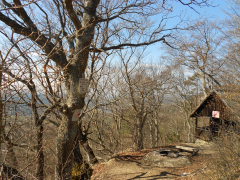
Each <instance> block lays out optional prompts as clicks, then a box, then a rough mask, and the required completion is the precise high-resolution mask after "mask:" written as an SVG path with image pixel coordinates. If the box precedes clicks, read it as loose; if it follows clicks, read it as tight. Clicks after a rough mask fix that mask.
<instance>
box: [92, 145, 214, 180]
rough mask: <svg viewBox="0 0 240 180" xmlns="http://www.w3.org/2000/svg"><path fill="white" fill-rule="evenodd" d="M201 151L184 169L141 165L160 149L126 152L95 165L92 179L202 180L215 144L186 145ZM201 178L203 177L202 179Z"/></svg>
mask: <svg viewBox="0 0 240 180" xmlns="http://www.w3.org/2000/svg"><path fill="white" fill-rule="evenodd" d="M184 145H188V146H191V147H197V148H199V149H200V151H199V153H198V155H196V156H192V157H191V162H192V163H191V165H187V166H184V167H170V168H169V167H168V168H165V167H156V166H155V167H154V166H146V165H143V164H141V159H142V157H143V156H145V155H146V154H147V153H149V152H152V151H154V150H158V149H160V148H166V147H158V148H153V149H144V150H141V151H137V152H125V153H121V154H118V155H116V156H114V157H112V158H111V159H110V160H109V161H108V162H106V163H101V164H98V165H95V166H94V167H93V168H94V172H93V176H92V179H94V180H97V179H103V180H108V179H109V180H110V179H111V180H132V179H141V180H142V179H149V180H157V179H202V175H203V174H204V171H206V161H207V159H208V158H209V157H210V156H211V155H212V154H214V153H215V152H214V150H213V148H212V147H213V144H211V143H206V142H204V141H197V142H196V143H185V144H184ZM200 176H201V177H200Z"/></svg>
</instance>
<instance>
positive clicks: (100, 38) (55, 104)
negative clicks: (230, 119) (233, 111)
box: [0, 0, 240, 180]
mask: <svg viewBox="0 0 240 180" xmlns="http://www.w3.org/2000/svg"><path fill="white" fill-rule="evenodd" d="M214 3H215V2H210V1H208V0H112V1H109V0H101V1H100V0H1V1H0V36H1V41H0V46H1V48H0V61H1V63H0V85H1V92H0V98H1V101H0V144H1V146H0V164H1V167H0V177H1V178H2V179H4V178H5V179H11V178H19V179H38V180H43V179H90V176H91V172H92V169H91V167H92V166H93V165H94V164H96V163H99V162H106V161H107V160H109V158H110V157H112V156H113V155H114V154H117V153H120V152H125V151H136V150H141V149H145V148H153V147H159V146H165V145H169V144H174V143H179V142H194V141H195V136H194V128H195V124H194V119H192V118H190V117H189V115H190V114H191V112H192V111H193V110H194V109H195V108H196V107H197V106H198V105H199V103H200V102H201V100H203V99H204V98H205V97H206V96H207V95H208V93H209V92H211V91H212V90H226V89H230V90H231V91H232V92H233V93H235V94H239V93H240V92H239V91H240V90H239V88H238V87H239V85H240V72H239V70H240V60H239V57H240V54H239V52H240V51H239V49H240V46H239V45H238V43H239V41H238V38H239V36H240V23H239V22H240V17H239V12H240V11H239V10H240V1H239V0H228V4H229V7H228V8H226V9H225V12H222V13H225V15H226V19H225V20H219V19H217V18H211V17H208V16H206V15H205V16H204V15H203V16H201V17H200V18H198V19H195V20H192V19H191V20H189V17H187V16H186V15H185V14H184V12H182V13H179V14H177V15H176V14H174V13H175V8H176V7H177V6H182V7H186V8H187V10H188V11H191V12H192V13H196V14H198V11H197V9H198V8H199V7H201V8H204V9H206V10H207V9H208V8H210V7H211V8H213V7H214V6H216V5H217V4H214ZM153 45H154V46H157V47H158V49H159V51H161V52H162V53H161V54H162V55H161V56H159V57H154V59H149V57H150V56H149V54H151V53H153V54H154V52H151V51H150V50H151V47H152V46H153ZM81 79H87V80H88V82H89V86H88V90H87V92H85V90H83V89H81V88H82V87H81V85H82V84H81ZM236 101H238V102H239V99H236ZM201 123H203V124H204V123H205V121H204V119H202V122H201ZM232 139H233V141H230V142H228V143H229V144H230V143H231V142H232V143H233V142H238V140H236V139H237V138H236V137H235V136H234V138H233V137H232ZM229 144H228V145H226V146H231V147H233V146H232V145H231V144H230V145H229ZM233 144H234V145H236V143H233ZM234 147H235V146H234ZM236 149H240V148H239V146H236ZM236 154H237V155H236ZM235 155H236V156H237V157H238V158H239V153H235ZM234 158H236V157H233V158H232V159H234ZM237 163H238V164H236V167H239V166H240V162H237ZM218 168H219V167H218ZM235 177H236V176H235ZM235 177H234V178H235Z"/></svg>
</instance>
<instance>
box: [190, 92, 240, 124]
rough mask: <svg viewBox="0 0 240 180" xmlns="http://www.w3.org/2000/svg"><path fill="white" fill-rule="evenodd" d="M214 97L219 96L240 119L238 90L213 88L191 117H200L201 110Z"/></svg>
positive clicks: (236, 117)
mask: <svg viewBox="0 0 240 180" xmlns="http://www.w3.org/2000/svg"><path fill="white" fill-rule="evenodd" d="M213 98H217V99H218V100H219V101H221V102H222V104H223V106H225V107H226V108H227V109H228V110H229V111H230V112H231V114H232V115H234V118H235V119H236V120H238V121H239V120H240V93H239V92H238V91H224V90H219V91H217V90H213V91H211V92H210V93H209V94H208V96H207V97H206V98H205V99H204V100H203V101H202V102H201V103H200V104H199V105H198V106H197V108H196V109H195V110H194V111H193V112H192V113H191V114H190V117H198V116H199V112H201V110H202V109H203V108H204V107H205V106H206V104H208V102H210V101H211V100H212V99H213Z"/></svg>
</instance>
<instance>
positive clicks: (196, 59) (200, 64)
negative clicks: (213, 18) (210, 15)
mask: <svg viewBox="0 0 240 180" xmlns="http://www.w3.org/2000/svg"><path fill="white" fill-rule="evenodd" d="M174 44H175V47H176V49H175V50H172V49H168V50H167V51H166V53H167V54H169V55H170V56H169V57H168V58H169V59H170V60H171V61H172V63H173V62H175V63H176V64H181V65H183V66H185V67H186V69H187V70H188V71H189V73H193V74H196V76H197V77H198V78H199V79H200V81H201V84H202V89H203V93H204V96H207V93H208V91H209V90H212V89H213V85H214V84H216V86H218V87H219V86H221V85H220V77H219V74H220V72H221V70H222V69H221V68H222V67H223V65H224V62H225V61H224V58H223V54H221V48H222V46H223V45H224V39H223V38H222V36H221V31H220V30H219V27H217V26H216V23H215V22H210V21H208V20H207V19H205V20H202V21H198V22H197V23H196V24H195V28H194V29H192V30H190V31H188V34H179V36H178V39H177V40H176V41H174Z"/></svg>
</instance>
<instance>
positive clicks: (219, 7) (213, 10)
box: [144, 0, 228, 63]
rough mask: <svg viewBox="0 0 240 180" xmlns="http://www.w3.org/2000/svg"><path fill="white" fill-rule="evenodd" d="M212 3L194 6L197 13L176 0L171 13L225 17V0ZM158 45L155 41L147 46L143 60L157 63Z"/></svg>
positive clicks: (173, 21)
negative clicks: (204, 5)
mask: <svg viewBox="0 0 240 180" xmlns="http://www.w3.org/2000/svg"><path fill="white" fill-rule="evenodd" d="M212 5H214V6H216V7H204V8H198V7H196V6H194V8H195V9H196V11H197V12H198V13H199V14H198V13H197V12H195V11H194V10H193V9H191V8H189V7H187V6H183V5H181V4H180V3H179V2H178V3H175V5H174V6H173V13H174V14H175V15H178V14H180V13H181V12H183V13H186V17H189V18H190V19H191V20H196V19H198V18H199V17H201V16H205V17H209V18H211V19H212V20H215V19H217V20H219V21H220V20H224V19H225V18H227V15H226V13H224V11H227V6H228V3H227V1H225V0H217V1H213V3H212ZM177 22H178V20H177V19H175V20H174V19H172V20H169V21H168V22H167V26H169V27H172V26H174V25H175V24H176V23H177ZM160 47H161V44H160V43H156V44H154V45H151V46H150V47H148V49H147V54H148V55H147V56H146V59H145V61H144V62H145V63H149V62H150V61H151V63H154V62H156V63H157V61H158V59H159V57H160V55H161V54H162V51H161V48H160Z"/></svg>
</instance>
